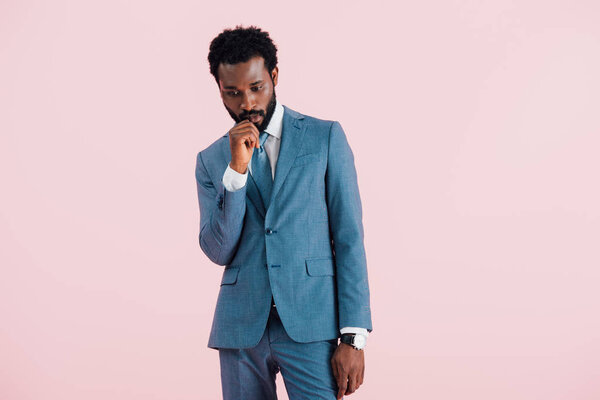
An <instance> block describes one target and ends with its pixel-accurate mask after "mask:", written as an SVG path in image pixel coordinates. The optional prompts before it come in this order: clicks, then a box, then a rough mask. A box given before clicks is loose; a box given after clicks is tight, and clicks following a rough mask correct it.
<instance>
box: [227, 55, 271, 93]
mask: <svg viewBox="0 0 600 400" xmlns="http://www.w3.org/2000/svg"><path fill="white" fill-rule="evenodd" d="M218 74H219V83H220V85H221V87H222V88H223V87H226V86H235V87H244V86H248V85H250V84H251V83H253V82H256V81H259V80H261V79H265V77H268V76H269V73H268V71H267V69H266V68H265V60H264V59H263V58H262V57H260V56H257V57H252V58H251V59H249V60H248V61H246V62H241V63H237V64H224V63H221V64H219V68H218Z"/></svg>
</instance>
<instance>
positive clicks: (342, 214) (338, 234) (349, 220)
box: [325, 121, 373, 332]
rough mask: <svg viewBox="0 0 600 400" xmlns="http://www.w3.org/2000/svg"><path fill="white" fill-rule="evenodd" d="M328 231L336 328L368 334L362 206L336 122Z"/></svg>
mask: <svg viewBox="0 0 600 400" xmlns="http://www.w3.org/2000/svg"><path fill="white" fill-rule="evenodd" d="M325 187H326V200H327V209H328V213H329V230H330V234H331V238H332V244H333V252H334V259H335V264H336V283H337V295H338V316H339V326H340V327H361V328H364V329H366V330H367V331H368V332H371V331H372V329H373V328H372V323H371V307H370V299H369V283H368V274H367V260H366V255H365V247H364V231H363V224H362V204H361V200H360V193H359V190H358V179H357V174H356V169H355V167H354V155H353V153H352V150H351V148H350V145H349V144H348V141H347V139H346V134H345V133H344V130H343V129H342V126H341V125H340V123H339V122H337V121H334V122H333V123H332V125H331V128H330V131H329V149H328V160H327V172H326V174H325Z"/></svg>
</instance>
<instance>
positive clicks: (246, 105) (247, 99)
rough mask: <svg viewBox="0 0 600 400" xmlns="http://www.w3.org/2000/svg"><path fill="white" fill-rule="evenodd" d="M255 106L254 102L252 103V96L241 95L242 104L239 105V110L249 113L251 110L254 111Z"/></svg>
mask: <svg viewBox="0 0 600 400" xmlns="http://www.w3.org/2000/svg"><path fill="white" fill-rule="evenodd" d="M255 105H256V103H255V101H254V96H253V95H251V94H248V93H243V94H242V103H241V104H240V108H241V109H242V110H244V111H247V112H249V111H251V110H252V109H254V106H255Z"/></svg>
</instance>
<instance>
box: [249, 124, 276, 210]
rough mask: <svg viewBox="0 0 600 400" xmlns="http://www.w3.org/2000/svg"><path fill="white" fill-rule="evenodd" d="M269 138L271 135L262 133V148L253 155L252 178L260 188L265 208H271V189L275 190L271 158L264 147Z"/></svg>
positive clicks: (255, 150) (260, 137) (260, 140)
mask: <svg viewBox="0 0 600 400" xmlns="http://www.w3.org/2000/svg"><path fill="white" fill-rule="evenodd" d="M268 136H269V134H268V133H267V132H265V131H263V132H261V133H260V135H259V137H258V140H259V142H260V148H258V149H254V153H252V178H254V181H255V182H256V185H257V186H258V190H259V191H260V195H261V196H262V199H263V204H264V205H265V208H268V207H269V200H270V199H271V189H273V175H272V172H271V163H270V162H269V157H268V156H267V152H266V151H265V147H264V144H265V141H266V140H267V137H268Z"/></svg>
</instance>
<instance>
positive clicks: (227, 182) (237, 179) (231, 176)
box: [223, 164, 248, 192]
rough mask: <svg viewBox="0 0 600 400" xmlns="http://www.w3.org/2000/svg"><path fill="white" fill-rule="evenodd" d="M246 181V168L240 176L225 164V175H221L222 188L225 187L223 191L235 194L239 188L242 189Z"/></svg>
mask: <svg viewBox="0 0 600 400" xmlns="http://www.w3.org/2000/svg"><path fill="white" fill-rule="evenodd" d="M247 180H248V168H246V172H245V173H243V174H240V173H239V172H237V171H236V170H234V169H233V168H231V167H230V166H229V164H227V169H226V170H225V173H224V174H223V186H225V189H227V190H228V191H230V192H235V191H237V190H240V189H241V188H243V187H244V185H245V184H246V181H247Z"/></svg>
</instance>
